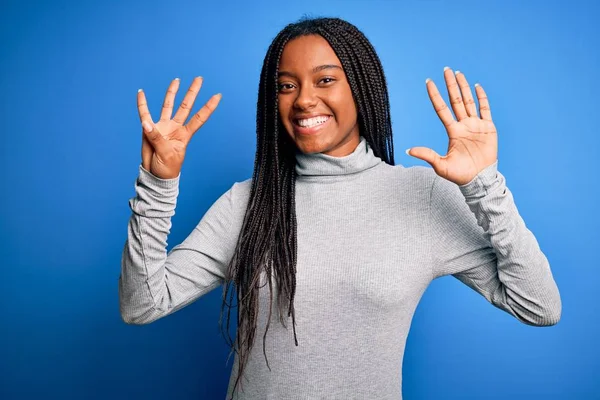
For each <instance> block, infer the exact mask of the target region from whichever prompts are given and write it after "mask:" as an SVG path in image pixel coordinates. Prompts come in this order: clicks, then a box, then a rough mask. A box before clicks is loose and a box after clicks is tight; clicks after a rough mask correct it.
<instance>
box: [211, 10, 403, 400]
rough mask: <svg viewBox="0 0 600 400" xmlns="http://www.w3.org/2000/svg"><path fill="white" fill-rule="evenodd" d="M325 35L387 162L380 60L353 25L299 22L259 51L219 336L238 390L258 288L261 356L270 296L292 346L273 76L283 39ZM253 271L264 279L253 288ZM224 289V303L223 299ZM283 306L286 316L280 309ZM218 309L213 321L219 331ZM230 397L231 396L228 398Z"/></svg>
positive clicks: (281, 148) (285, 203)
mask: <svg viewBox="0 0 600 400" xmlns="http://www.w3.org/2000/svg"><path fill="white" fill-rule="evenodd" d="M306 35H320V36H322V37H323V38H325V39H326V40H327V41H328V42H329V44H330V45H331V47H332V48H333V50H334V51H335V53H336V55H337V56H338V58H339V59H340V61H341V63H342V67H343V69H344V71H345V73H346V76H347V78H348V82H349V85H350V89H351V91H352V95H353V98H354V102H355V104H356V108H357V114H358V115H357V121H358V125H359V132H360V134H361V135H362V136H364V137H365V139H366V140H367V142H368V144H369V146H370V147H371V148H372V150H373V152H374V154H375V156H377V157H379V158H381V159H382V160H383V161H385V162H386V163H388V164H391V165H393V164H394V155H393V140H392V127H391V120H390V105H389V98H388V92H387V85H386V81H385V76H384V74H383V68H382V66H381V61H380V60H379V57H378V56H377V54H376V53H375V50H374V48H373V46H372V45H371V43H370V42H369V41H368V39H367V38H366V37H365V36H364V35H363V34H362V32H360V31H359V30H358V29H357V28H356V27H355V26H354V25H352V24H350V23H348V22H346V21H343V20H341V19H337V18H316V19H303V20H301V21H299V22H297V23H293V24H289V25H287V26H286V27H285V28H284V29H283V30H282V31H281V32H279V33H278V35H277V36H276V37H275V38H274V39H273V42H272V43H271V45H270V46H269V49H268V50H267V54H266V55H265V58H264V61H263V66H262V70H261V75H260V82H259V86H258V99H257V110H256V136H257V142H256V155H255V159H254V172H253V174H252V187H251V190H250V197H249V201H248V206H247V209H246V213H245V216H244V222H243V224H242V228H241V231H240V235H239V238H238V242H237V245H236V249H235V252H234V255H233V257H232V259H231V261H230V264H229V266H228V269H227V274H226V279H225V282H224V292H223V305H222V307H223V308H224V307H225V306H228V307H229V310H228V312H227V325H226V329H225V332H226V334H227V336H226V341H227V343H228V345H229V346H230V347H231V348H232V351H231V353H230V356H231V354H232V353H233V352H235V353H236V354H237V355H238V356H239V365H238V374H237V375H238V376H237V379H236V382H235V385H234V387H233V392H232V393H235V390H236V388H237V385H238V383H240V389H241V390H243V379H242V377H243V376H244V369H245V366H246V364H247V361H248V358H249V356H250V352H251V350H252V347H253V345H254V341H255V333H256V328H257V321H258V316H259V301H260V297H259V291H260V289H261V288H262V287H264V286H265V285H267V284H268V286H269V316H268V318H267V323H266V328H265V332H264V335H263V354H264V356H265V360H266V363H267V367H268V368H269V370H270V369H271V368H270V366H269V361H268V359H267V354H266V338H267V332H268V330H269V326H270V322H271V315H272V311H273V309H272V306H273V299H274V293H277V307H278V311H279V319H280V322H281V324H282V325H283V326H285V327H287V325H286V323H287V319H288V318H289V317H290V316H291V317H292V328H293V332H294V343H295V345H296V346H298V338H297V336H296V320H295V308H294V298H295V294H296V263H297V254H298V240H297V221H296V203H295V201H296V199H295V196H296V187H295V186H296V171H295V163H296V160H295V147H294V146H295V145H294V143H293V142H291V140H290V139H289V138H288V135H286V134H285V128H284V126H283V125H282V123H281V121H280V119H279V110H278V98H277V94H278V90H277V78H278V76H277V75H278V73H279V61H280V59H281V54H282V53H283V49H284V47H285V45H286V43H287V42H288V41H290V40H293V39H295V38H297V37H300V36H306ZM261 276H264V278H265V280H266V283H263V284H262V285H261ZM231 283H233V284H234V285H235V286H236V289H237V291H236V292H237V298H238V309H237V321H238V328H237V337H236V340H235V343H234V341H233V340H231V337H230V335H229V319H230V314H231V313H230V311H231V308H233V307H234V306H233V305H232V300H233V291H231V293H230V292H229V288H230V284H231ZM228 294H229V302H228V301H227V300H226V299H227V297H228ZM286 307H287V310H288V311H287V316H285V317H284V315H285V311H284V310H285V308H286ZM223 308H222V309H221V319H220V322H219V324H220V326H221V330H222V331H223V325H222V319H223ZM232 398H233V397H232Z"/></svg>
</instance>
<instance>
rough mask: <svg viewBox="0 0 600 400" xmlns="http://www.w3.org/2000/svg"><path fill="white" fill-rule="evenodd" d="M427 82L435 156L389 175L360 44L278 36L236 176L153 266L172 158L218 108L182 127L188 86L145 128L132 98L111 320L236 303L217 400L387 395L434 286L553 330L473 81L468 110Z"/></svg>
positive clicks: (544, 263)
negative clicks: (442, 149) (138, 139)
mask: <svg viewBox="0 0 600 400" xmlns="http://www.w3.org/2000/svg"><path fill="white" fill-rule="evenodd" d="M444 79H445V82H446V85H447V87H448V93H449V95H450V99H451V103H452V111H453V112H454V115H455V116H456V119H455V118H454V116H453V115H452V112H451V111H450V109H449V107H447V105H446V103H445V102H444V100H443V99H442V98H441V96H440V94H439V92H438V90H437V88H436V86H435V84H434V83H433V81H431V80H427V82H426V89H427V92H428V93H429V96H430V99H431V101H432V104H433V107H434V109H435V111H436V112H437V114H438V116H439V118H440V120H441V121H442V123H443V125H444V127H445V129H446V131H447V134H448V139H449V145H448V154H447V155H445V156H443V157H442V156H440V155H438V154H437V153H435V152H434V151H433V150H431V149H428V148H425V147H415V148H413V149H411V151H410V154H411V155H413V156H415V157H418V158H421V159H423V160H425V161H427V162H429V163H430V164H431V165H432V167H433V168H425V167H420V166H417V167H410V168H405V167H403V166H402V165H394V157H393V146H392V128H391V122H390V105H389V100H388V92H387V86H386V81H385V76H384V73H383V68H382V66H381V62H380V61H379V58H378V56H377V54H376V52H375V50H374V48H373V46H372V45H371V44H370V43H369V41H368V40H367V38H366V37H365V36H364V35H363V33H362V32H360V31H359V30H358V29H357V28H356V27H355V26H354V25H352V24H350V23H348V22H346V21H343V20H340V19H337V18H317V19H306V20H301V21H299V22H297V23H293V24H290V25H288V26H286V27H285V28H284V29H283V30H282V31H281V32H280V33H279V34H278V35H277V36H276V37H275V39H274V40H273V42H272V43H271V45H270V47H269V49H268V51H267V54H266V56H265V59H264V63H263V68H262V71H261V76H260V84H259V90H258V102H257V114H256V120H257V149H256V159H255V165H254V173H253V176H252V178H251V179H248V180H246V181H244V182H240V183H235V184H234V185H233V186H232V187H231V189H230V190H228V191H227V192H226V193H225V194H223V195H222V196H221V197H220V198H219V199H218V200H217V201H216V202H215V204H213V206H212V207H211V208H210V209H209V210H208V212H207V213H206V214H205V215H204V216H203V218H202V220H201V221H200V222H199V223H198V225H197V227H196V228H195V229H194V230H193V232H192V233H190V235H189V236H188V237H187V238H186V239H185V240H184V241H183V242H182V243H180V244H178V245H176V246H174V247H173V249H172V250H171V252H169V253H168V254H167V252H166V244H167V236H168V234H169V230H170V226H171V217H172V216H173V214H174V211H175V206H176V203H177V195H178V188H179V179H180V171H181V165H182V163H183V158H184V154H185V149H186V146H187V144H188V143H189V141H190V140H191V137H192V136H193V134H194V133H195V132H196V131H197V130H198V129H199V128H200V127H201V126H202V125H203V124H204V123H205V122H206V120H207V119H208V118H209V117H210V115H211V114H212V112H213V111H214V110H215V109H216V107H217V105H218V103H219V100H220V95H215V96H213V97H212V98H211V99H210V100H209V101H208V102H207V103H206V104H205V105H204V106H203V107H202V109H201V110H200V111H199V112H197V113H196V114H194V116H193V117H192V118H191V120H190V121H189V123H188V124H186V125H184V122H185V120H186V119H187V117H188V116H189V113H190V109H191V107H192V105H193V103H194V100H195V98H196V95H197V93H198V91H199V90H200V87H201V83H202V82H201V79H200V78H197V79H195V80H194V82H193V83H192V85H191V86H190V89H189V91H188V93H187V94H186V96H185V98H184V101H183V103H182V104H181V106H180V107H179V109H178V110H177V112H176V114H175V117H173V119H171V114H172V111H173V100H174V97H175V93H176V91H177V89H178V87H179V81H178V80H175V81H173V82H172V83H171V85H170V86H169V89H168V91H167V95H166V96H165V101H164V103H163V109H162V112H161V118H160V121H159V122H158V123H153V122H152V118H151V116H150V113H149V112H148V107H147V104H146V99H145V95H144V93H143V91H140V92H139V93H138V109H139V115H140V121H141V123H142V126H143V134H142V138H143V141H142V163H141V165H140V166H139V176H138V179H137V181H136V196H135V197H134V198H132V199H131V200H130V207H131V209H132V215H131V218H130V220H129V225H128V237H127V241H126V244H125V247H124V250H123V257H122V264H121V275H120V279H119V296H120V306H121V315H122V318H123V320H124V321H125V322H127V323H130V324H146V323H150V322H152V321H155V320H157V319H159V318H162V317H164V316H166V315H169V314H171V313H173V312H175V311H177V310H179V309H181V308H182V307H184V306H186V305H188V304H190V303H192V302H193V301H195V300H197V299H198V298H200V297H201V296H203V295H204V294H206V293H208V292H209V291H211V290H212V289H214V288H216V287H217V286H219V285H220V284H222V285H223V287H224V293H223V307H225V306H229V308H230V309H231V308H233V307H234V305H233V304H232V300H233V295H234V294H237V299H238V305H237V322H238V326H237V336H236V339H235V342H233V341H232V340H231V338H229V337H228V343H229V345H230V346H231V347H232V351H235V360H234V366H233V369H232V373H231V378H230V383H229V387H228V393H227V398H228V399H233V398H237V399H265V398H269V399H271V398H273V399H288V398H310V399H312V398H328V399H329V398H331V399H347V398H360V399H401V398H402V358H403V355H404V347H405V343H406V339H407V335H408V331H409V328H410V324H411V319H412V316H413V314H414V311H415V309H416V307H417V305H418V303H419V300H420V298H421V296H422V294H423V293H424V291H425V290H426V288H427V287H428V285H429V284H430V283H431V282H432V280H433V279H435V278H437V277H440V276H446V275H453V276H454V277H456V278H457V279H459V280H460V281H461V282H463V283H465V284H466V285H467V286H469V287H470V288H472V289H473V290H475V291H477V292H478V293H479V294H481V295H482V296H483V297H484V298H485V299H486V300H487V301H489V302H490V303H491V304H493V305H494V306H496V307H498V308H499V309H502V310H504V311H506V312H507V313H509V314H510V315H512V316H514V317H515V318H516V319H517V320H519V321H521V322H522V323H525V324H528V325H535V326H547V325H553V324H556V323H557V322H558V321H559V319H560V316H561V310H562V308H561V307H562V305H561V299H560V295H559V292H558V288H557V286H556V284H555V282H554V279H553V276H552V273H551V270H550V266H549V264H548V260H547V259H546V257H545V256H544V254H543V253H542V251H541V250H540V248H539V246H538V243H537V241H536V238H535V237H534V235H533V233H532V232H531V231H530V230H529V229H527V227H526V226H525V223H524V221H523V220H522V218H521V217H520V215H519V212H518V210H517V208H516V205H515V202H514V200H513V197H512V194H511V192H510V190H509V189H508V188H507V186H506V181H505V179H504V176H503V175H502V174H501V173H500V172H499V171H498V169H497V166H498V162H497V159H496V156H497V133H496V129H495V126H494V124H493V122H492V120H491V112H490V108H489V102H488V99H487V96H486V94H485V92H484V90H483V88H482V87H481V86H476V90H475V91H476V97H477V100H478V103H479V106H478V107H477V105H476V103H475V100H474V97H473V95H472V93H471V88H470V86H469V84H468V82H467V80H466V77H465V76H464V74H461V73H458V72H457V73H456V74H455V73H453V71H452V70H451V69H450V68H445V71H444ZM232 286H233V287H235V289H236V293H234V291H233V290H231V291H230V289H231V287H232ZM267 286H268V287H267ZM274 306H275V307H274ZM221 315H222V316H223V314H221ZM229 318H230V312H228V313H227V326H226V329H225V331H226V332H227V334H229ZM221 322H222V321H221ZM257 336H258V337H261V336H262V354H261V353H260V351H258V350H257V349H256V347H255V346H254V345H255V342H256V338H257ZM263 355H264V357H263ZM238 384H239V386H238ZM467 396H468V395H467V394H465V397H467ZM476 397H477V395H476Z"/></svg>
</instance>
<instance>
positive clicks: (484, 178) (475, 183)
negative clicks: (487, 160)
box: [458, 159, 502, 200]
mask: <svg viewBox="0 0 600 400" xmlns="http://www.w3.org/2000/svg"><path fill="white" fill-rule="evenodd" d="M501 184H502V177H501V175H500V174H499V173H498V160H497V159H496V161H494V163H493V164H491V165H489V166H487V167H485V168H484V169H483V170H481V171H479V173H478V174H477V175H476V176H475V177H474V178H473V179H472V180H471V182H469V183H465V184H464V185H459V186H458V187H459V188H460V191H461V192H462V194H463V195H464V196H465V199H467V200H477V199H481V198H482V197H484V196H485V195H487V194H488V193H490V192H491V191H493V190H494V189H496V188H497V187H499V186H500V185H501Z"/></svg>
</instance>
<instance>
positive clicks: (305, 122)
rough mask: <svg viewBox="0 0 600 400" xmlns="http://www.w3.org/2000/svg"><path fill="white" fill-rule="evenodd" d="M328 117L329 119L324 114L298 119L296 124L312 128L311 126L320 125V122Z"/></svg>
mask: <svg viewBox="0 0 600 400" xmlns="http://www.w3.org/2000/svg"><path fill="white" fill-rule="evenodd" d="M328 119H329V117H325V116H319V117H313V118H306V119H299V120H298V125H300V126H302V127H305V128H312V127H313V126H317V125H321V124H322V123H324V122H326V121H327V120H328Z"/></svg>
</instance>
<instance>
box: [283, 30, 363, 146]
mask: <svg viewBox="0 0 600 400" xmlns="http://www.w3.org/2000/svg"><path fill="white" fill-rule="evenodd" d="M277 97H278V100H279V117H280V119H281V122H282V123H283V125H284V126H285V129H286V131H287V134H288V135H289V136H290V138H291V139H292V140H293V141H294V143H296V146H297V147H298V149H299V150H300V151H301V152H303V153H305V154H308V153H324V154H327V155H331V156H335V157H342V156H346V155H348V154H350V153H352V152H353V151H354V149H356V146H357V145H358V143H359V142H360V136H359V131H358V123H357V113H356V106H355V104H354V99H353V98H352V91H351V90H350V85H349V84H348V80H347V79H346V74H345V73H344V70H343V69H342V63H341V62H340V60H339V59H338V57H337V56H336V54H335V52H334V51H333V49H332V48H331V46H330V45H329V43H328V42H327V41H326V40H325V39H323V38H322V37H321V36H318V35H310V36H301V37H298V38H296V39H293V40H291V41H289V42H288V43H287V44H286V45H285V47H284V49H283V53H282V55H281V59H280V61H279V76H278V96H277Z"/></svg>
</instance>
